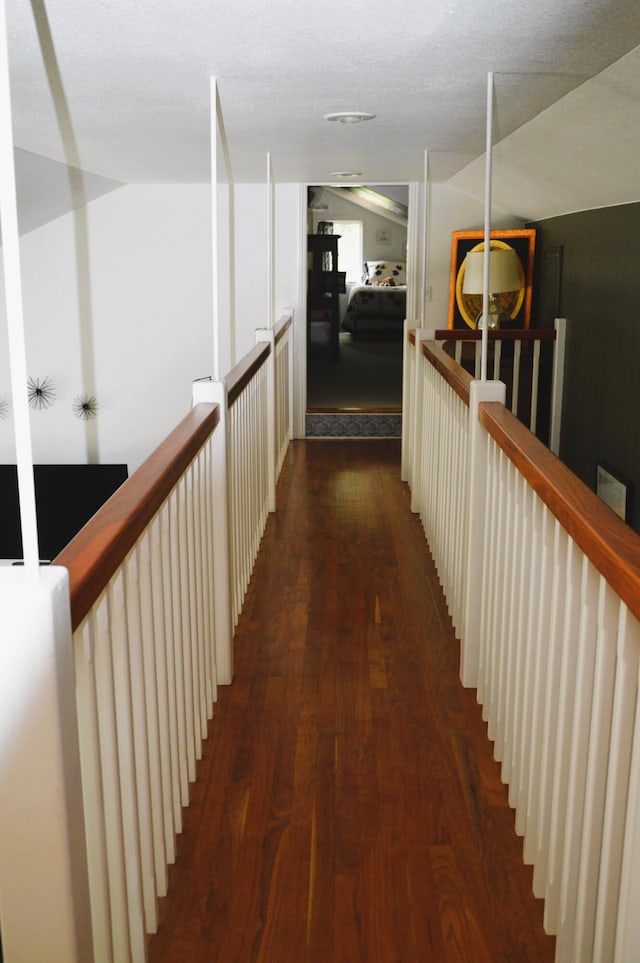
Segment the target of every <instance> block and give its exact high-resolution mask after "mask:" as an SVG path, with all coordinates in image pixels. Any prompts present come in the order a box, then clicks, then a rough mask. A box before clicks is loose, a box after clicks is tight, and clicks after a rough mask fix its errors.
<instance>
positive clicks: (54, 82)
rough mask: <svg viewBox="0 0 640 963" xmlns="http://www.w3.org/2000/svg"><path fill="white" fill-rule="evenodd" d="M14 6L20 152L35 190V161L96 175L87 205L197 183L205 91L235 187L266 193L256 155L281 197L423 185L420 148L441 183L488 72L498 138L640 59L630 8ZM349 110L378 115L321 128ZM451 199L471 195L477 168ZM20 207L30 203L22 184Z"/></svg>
mask: <svg viewBox="0 0 640 963" xmlns="http://www.w3.org/2000/svg"><path fill="white" fill-rule="evenodd" d="M7 7H8V9H7V17H8V23H9V44H10V60H11V77H12V98H13V103H14V129H15V142H16V146H17V147H18V148H20V150H21V152H25V153H24V158H27V157H30V158H31V167H32V169H33V171H34V172H35V173H36V174H37V172H36V167H37V165H36V164H35V163H34V160H33V155H38V156H39V157H40V158H41V159H42V164H45V163H46V161H47V160H51V161H53V162H55V163H56V164H66V165H69V166H70V167H72V168H76V169H80V170H83V171H85V172H90V174H91V175H92V176H93V177H95V181H94V182H93V189H95V190H96V191H97V193H100V192H101V190H102V188H104V189H105V190H108V189H112V187H114V186H116V185H117V184H118V183H127V182H175V181H179V182H189V181H206V180H208V178H209V125H210V119H209V118H210V102H209V89H210V87H209V78H210V76H212V75H213V76H216V77H217V78H218V88H219V94H220V103H221V107H222V113H223V116H224V123H225V128H226V134H227V139H228V144H229V152H230V157H231V163H232V169H233V176H234V179H235V180H237V181H261V180H263V179H264V172H265V154H266V153H267V152H270V153H271V157H272V169H273V175H274V177H275V179H276V180H281V181H286V180H289V181H298V182H308V183H322V182H326V181H328V180H331V172H332V171H336V170H357V171H360V172H361V174H362V180H363V181H369V182H371V181H395V182H403V181H408V180H417V179H421V177H422V173H423V155H424V150H425V149H428V150H429V152H430V153H429V156H430V167H431V173H432V176H433V178H434V179H435V180H439V181H443V180H447V179H448V178H450V177H452V176H453V175H455V174H457V172H458V171H462V170H463V169H464V168H467V166H468V165H469V164H472V167H473V161H474V159H475V158H477V157H478V156H479V155H481V154H482V152H483V150H484V136H485V135H484V125H485V98H486V95H485V90H486V75H487V71H489V70H493V71H495V72H496V103H497V106H498V111H497V120H498V124H497V137H498V139H502V138H505V137H507V136H508V135H509V134H511V133H512V132H513V131H516V130H517V129H518V128H521V127H522V125H524V124H526V123H527V122H528V121H530V120H531V119H532V118H534V117H536V116H537V115H538V114H540V113H541V112H543V111H545V110H547V108H549V107H550V106H551V105H553V104H554V103H556V102H557V101H558V100H560V98H562V97H563V96H564V95H566V94H567V93H569V92H570V91H572V90H574V88H576V87H579V86H580V85H583V84H584V83H585V81H587V80H588V79H589V78H592V77H594V76H596V75H597V74H599V73H600V72H601V71H602V70H604V69H605V68H607V67H608V66H609V65H610V64H612V63H613V62H614V61H616V60H617V59H618V58H620V57H622V55H624V54H626V53H627V52H628V51H630V50H631V49H632V48H634V47H636V45H637V44H638V43H640V4H639V3H638V2H637V0H624V2H620V0H537V2H536V3H527V4H525V3H524V2H516V0H474V2H473V3H469V2H468V0H467V2H464V3H462V2H460V0H429V2H426V0H400V2H397V3H395V4H393V5H389V4H388V2H386V0H369V2H367V3H365V2H363V0H339V2H338V0H314V2H310V0H269V2H265V0H215V2H214V0H163V2H161V3H159V2H157V0H155V2H152V0H102V2H100V3H96V2H89V0H48V2H47V0H31V2H30V3H29V2H26V0H7ZM589 86H590V85H589ZM617 94H618V92H617V91H611V90H610V91H609V95H611V96H614V95H617ZM604 99H605V101H606V97H605V98H604ZM351 109H357V110H365V111H370V112H372V113H375V114H376V115H377V116H376V119H375V120H373V121H371V122H369V123H366V124H360V125H357V126H345V125H340V124H330V123H327V122H326V121H325V120H323V116H324V114H326V113H328V112H330V111H339V110H351ZM606 109H607V107H606V103H603V102H602V99H601V100H600V102H599V104H598V110H599V111H600V110H606ZM596 119H597V118H595V117H594V115H593V114H592V115H591V117H590V118H589V123H592V124H593V125H594V126H595V123H596ZM534 147H535V145H534ZM527 149H528V150H529V151H530V152H531V150H532V149H533V147H532V145H530V144H529V145H527ZM19 163H20V160H19ZM43 170H44V168H42V167H41V172H42V171H43ZM25 177H26V175H25ZM54 180H55V177H54ZM87 186H88V181H87ZM461 187H462V188H463V189H466V190H470V191H476V190H477V184H476V178H475V176H474V174H473V169H472V168H471V169H469V175H468V177H467V180H466V181H465V180H464V178H463V180H462V182H461ZM21 194H22V197H23V199H24V201H23V203H28V201H29V191H28V177H27V178H26V180H25V178H23V190H22V191H21ZM33 196H34V195H33V194H32V195H31V198H32V199H33ZM54 206H55V205H54ZM587 206H589V205H587ZM38 219H39V216H38V215H37V213H34V214H33V215H31V214H29V217H26V216H25V218H24V220H25V223H26V221H29V222H31V221H33V222H34V223H35V222H36V221H38Z"/></svg>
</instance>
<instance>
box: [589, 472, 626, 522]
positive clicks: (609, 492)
mask: <svg viewBox="0 0 640 963" xmlns="http://www.w3.org/2000/svg"><path fill="white" fill-rule="evenodd" d="M632 491H633V487H632V485H631V483H630V482H629V481H628V480H627V479H626V478H624V477H623V476H622V475H621V474H620V473H619V472H617V471H616V470H615V469H614V468H612V467H611V465H608V464H607V463H606V462H598V463H597V464H596V495H597V496H598V497H599V498H601V499H602V501H603V502H604V503H605V505H608V506H609V508H610V509H612V511H614V512H615V513H616V515H617V516H618V518H621V519H622V521H623V522H626V523H627V524H629V523H630V521H631V505H632Z"/></svg>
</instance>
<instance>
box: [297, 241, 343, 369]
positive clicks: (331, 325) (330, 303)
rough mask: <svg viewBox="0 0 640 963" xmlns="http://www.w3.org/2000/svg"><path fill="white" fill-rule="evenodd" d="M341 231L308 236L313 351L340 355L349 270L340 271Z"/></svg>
mask: <svg viewBox="0 0 640 963" xmlns="http://www.w3.org/2000/svg"><path fill="white" fill-rule="evenodd" d="M339 239H340V235H339V234H309V235H307V268H308V276H307V337H308V343H309V348H310V350H312V351H326V352H327V353H328V354H329V355H330V356H331V358H332V360H334V361H337V360H338V358H339V357H340V304H339V298H338V295H339V294H342V293H344V292H345V291H346V283H345V276H346V275H345V272H344V271H339V270H338V241H339Z"/></svg>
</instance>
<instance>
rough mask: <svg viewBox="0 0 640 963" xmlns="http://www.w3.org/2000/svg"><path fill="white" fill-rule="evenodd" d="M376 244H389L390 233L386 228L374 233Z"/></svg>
mask: <svg viewBox="0 0 640 963" xmlns="http://www.w3.org/2000/svg"><path fill="white" fill-rule="evenodd" d="M376 244H391V231H390V230H389V229H388V228H384V227H383V228H380V230H379V231H376Z"/></svg>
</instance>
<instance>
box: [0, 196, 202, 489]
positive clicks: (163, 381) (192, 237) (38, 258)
mask: <svg viewBox="0 0 640 963" xmlns="http://www.w3.org/2000/svg"><path fill="white" fill-rule="evenodd" d="M210 222H211V202H210V189H209V187H208V185H137V186H135V185H134V186H127V187H123V188H121V189H119V190H117V191H115V192H112V193H110V194H107V195H105V196H104V197H101V198H99V199H98V200H96V201H94V202H92V203H91V204H89V205H88V206H87V207H86V208H83V209H82V211H80V212H75V213H74V212H72V213H70V214H67V215H65V216H64V217H61V218H58V219H57V220H55V221H52V222H51V223H49V224H46V225H44V226H43V227H41V228H38V229H37V230H35V231H32V232H31V233H29V234H27V235H25V236H24V237H23V238H22V242H21V254H22V273H23V290H24V303H25V326H26V332H27V359H28V371H29V374H30V375H31V376H32V377H40V378H42V377H44V376H49V377H50V378H51V379H52V381H53V383H54V385H55V389H56V401H55V404H54V406H53V407H52V408H50V409H47V410H45V411H34V412H32V416H31V422H32V430H33V445H34V460H35V461H36V462H57V463H62V462H66V461H79V462H82V461H86V460H87V458H86V455H87V437H86V428H85V424H84V423H83V422H82V421H80V420H79V419H78V418H76V417H75V416H74V415H73V413H72V410H71V403H72V400H73V398H74V396H75V395H77V394H79V393H80V392H81V391H82V390H83V362H82V356H81V354H82V348H81V346H82V339H81V336H80V317H81V315H82V317H83V319H84V320H83V323H84V324H85V325H89V328H85V330H89V329H90V330H91V331H92V338H93V358H94V368H95V390H96V396H97V400H98V405H99V411H98V417H97V419H96V421H95V422H94V423H92V424H94V425H95V429H96V431H97V446H98V455H99V459H100V461H103V462H109V461H117V462H120V461H124V462H127V464H128V465H129V470H130V471H132V470H133V469H135V468H136V467H137V466H138V464H139V463H140V462H141V461H142V460H143V459H144V458H145V457H146V456H147V455H148V454H149V453H150V452H151V451H152V450H153V449H154V448H155V446H156V445H157V444H158V443H159V442H160V441H161V440H162V439H163V438H164V437H165V436H166V435H167V434H168V432H169V431H170V430H171V429H172V428H173V427H175V425H176V424H177V423H178V421H179V420H180V419H181V418H182V417H183V416H184V414H185V413H186V412H187V411H188V409H189V407H190V400H191V381H192V380H193V379H194V378H197V377H201V376H204V375H208V374H210V373H211V370H212V334H211V312H212V293H211V228H210ZM85 226H86V231H85ZM76 241H77V242H78V243H76ZM1 312H2V313H1V316H0V395H2V396H4V397H7V396H8V395H9V394H10V386H9V373H8V361H7V356H6V350H5V347H6V319H5V317H4V304H3V305H2V308H1ZM14 460H15V453H14V444H13V429H12V422H11V417H9V418H8V419H7V420H5V421H0V461H3V462H12V461H14Z"/></svg>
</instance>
